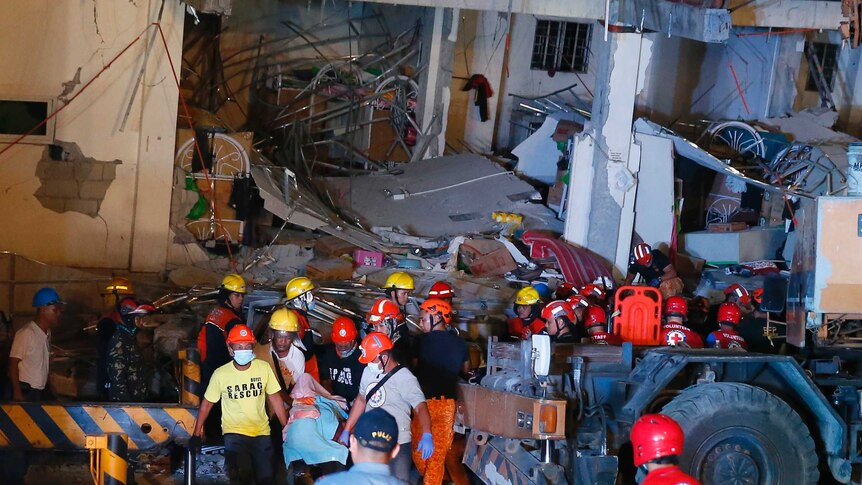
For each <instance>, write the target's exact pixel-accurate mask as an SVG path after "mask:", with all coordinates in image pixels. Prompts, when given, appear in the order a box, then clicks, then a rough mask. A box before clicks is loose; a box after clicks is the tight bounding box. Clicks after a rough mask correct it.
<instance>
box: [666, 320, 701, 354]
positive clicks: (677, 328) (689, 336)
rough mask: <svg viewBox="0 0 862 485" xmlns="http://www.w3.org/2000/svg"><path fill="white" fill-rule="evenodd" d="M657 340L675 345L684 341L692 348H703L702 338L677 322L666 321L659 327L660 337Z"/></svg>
mask: <svg viewBox="0 0 862 485" xmlns="http://www.w3.org/2000/svg"><path fill="white" fill-rule="evenodd" d="M659 342H660V343H661V344H662V345H668V346H671V347H675V346H676V345H678V344H681V343H685V344H688V346H689V347H691V348H693V349H702V348H703V339H702V338H700V335H698V334H696V333H695V332H694V331H692V330H691V329H690V328H688V327H686V326H685V325H680V324H678V323H668V324H665V326H663V327H662V328H661V337H660V340H659Z"/></svg>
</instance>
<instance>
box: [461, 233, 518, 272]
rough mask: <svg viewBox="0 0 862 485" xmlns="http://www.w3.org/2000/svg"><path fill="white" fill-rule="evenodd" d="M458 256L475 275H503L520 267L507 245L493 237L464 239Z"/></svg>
mask: <svg viewBox="0 0 862 485" xmlns="http://www.w3.org/2000/svg"><path fill="white" fill-rule="evenodd" d="M458 256H459V257H460V259H461V261H462V262H463V263H464V264H465V265H466V266H467V268H469V269H470V273H472V274H473V275H474V276H502V275H504V274H506V273H508V272H509V271H513V270H514V269H515V268H517V267H518V265H517V263H515V260H514V259H513V258H512V255H511V254H509V250H508V249H506V246H504V245H503V244H502V243H501V242H499V241H495V240H493V239H471V240H468V241H464V242H463V243H462V244H461V247H460V248H459V249H458Z"/></svg>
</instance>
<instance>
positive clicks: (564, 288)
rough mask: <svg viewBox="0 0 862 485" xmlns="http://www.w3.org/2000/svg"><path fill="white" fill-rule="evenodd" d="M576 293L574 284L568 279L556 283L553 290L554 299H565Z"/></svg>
mask: <svg viewBox="0 0 862 485" xmlns="http://www.w3.org/2000/svg"><path fill="white" fill-rule="evenodd" d="M575 293H577V288H575V285H573V284H571V283H569V282H568V281H563V282H562V283H560V284H559V285H557V289H556V290H554V299H555V300H565V299H566V298H568V297H570V296H572V295H574V294H575Z"/></svg>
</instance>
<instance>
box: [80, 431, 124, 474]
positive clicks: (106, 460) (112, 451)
mask: <svg viewBox="0 0 862 485" xmlns="http://www.w3.org/2000/svg"><path fill="white" fill-rule="evenodd" d="M85 446H86V448H87V449H89V450H90V474H91V475H92V476H93V482H94V483H95V485H125V484H126V483H127V482H128V473H129V443H128V437H127V436H126V435H124V434H123V433H108V434H107V435H103V436H87V438H86V443H85Z"/></svg>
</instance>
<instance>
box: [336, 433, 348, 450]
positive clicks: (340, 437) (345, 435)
mask: <svg viewBox="0 0 862 485" xmlns="http://www.w3.org/2000/svg"><path fill="white" fill-rule="evenodd" d="M338 442H339V443H341V444H342V445H344V446H348V447H349V446H350V431H347V430H346V429H345V430H343V431H342V432H341V434H340V435H338Z"/></svg>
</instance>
